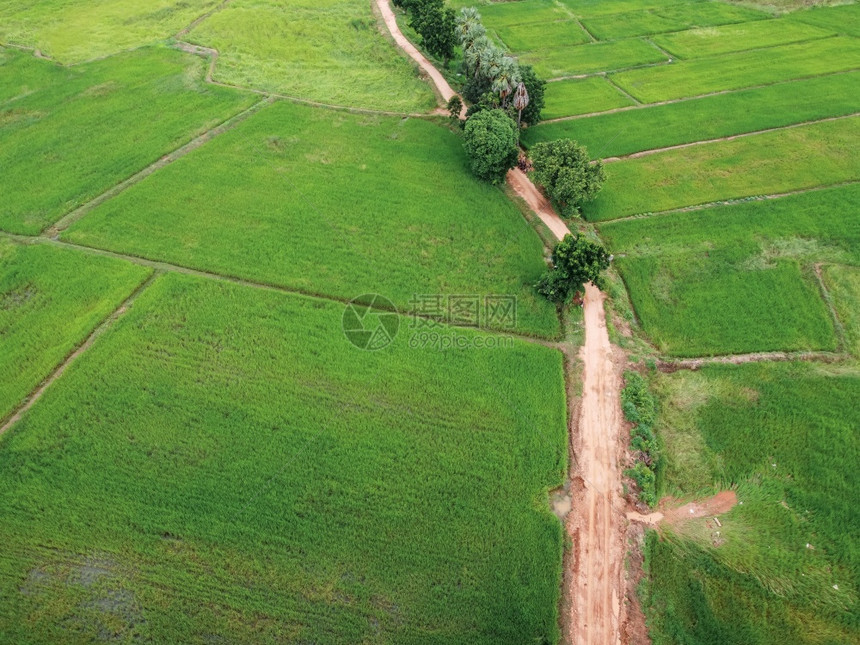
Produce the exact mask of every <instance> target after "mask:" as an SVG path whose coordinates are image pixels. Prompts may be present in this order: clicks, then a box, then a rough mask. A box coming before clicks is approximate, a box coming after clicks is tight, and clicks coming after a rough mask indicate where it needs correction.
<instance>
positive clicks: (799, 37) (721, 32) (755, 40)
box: [652, 19, 835, 58]
mask: <svg viewBox="0 0 860 645" xmlns="http://www.w3.org/2000/svg"><path fill="white" fill-rule="evenodd" d="M834 33H835V32H834V31H833V30H832V29H822V28H820V27H814V26H812V25H806V24H803V23H798V22H791V21H789V20H785V19H776V20H757V21H755V22H744V23H741V24H735V25H723V26H722V27H708V28H705V29H691V30H690V31H682V32H679V33H675V34H664V35H662V36H655V37H654V38H653V39H652V40H653V41H654V42H655V43H656V44H658V45H659V46H660V47H662V48H663V49H665V50H667V51H668V52H670V53H672V54H674V55H675V56H678V57H679V58H702V57H703V56H718V55H720V54H729V53H731V52H738V51H745V50H748V49H759V48H762V47H773V46H774V45H787V44H789V43H796V42H802V41H804V40H815V39H817V38H826V37H828V36H832V35H834Z"/></svg>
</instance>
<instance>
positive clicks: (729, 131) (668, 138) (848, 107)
mask: <svg viewBox="0 0 860 645" xmlns="http://www.w3.org/2000/svg"><path fill="white" fill-rule="evenodd" d="M586 81H594V82H595V84H596V85H598V87H600V88H602V89H603V93H608V90H610V89H613V90H614V88H612V87H611V86H608V84H605V81H603V80H602V79H600V80H599V81H598V80H597V79H591V78H589V79H586ZM586 81H570V83H571V84H572V85H573V84H576V83H580V82H583V83H584V82H586ZM556 84H557V83H551V84H549V85H548V86H547V93H546V94H547V98H546V101H547V108H546V110H545V111H544V115H545V116H549V114H552V115H561V114H562V113H565V112H567V113H575V112H576V110H577V109H578V108H577V107H575V106H579V105H582V106H583V107H582V108H581V109H583V110H586V111H588V112H591V111H597V110H599V109H604V110H605V109H610V107H609V106H610V105H612V104H611V103H608V102H607V103H603V104H601V103H599V101H598V100H595V101H594V102H593V103H592V102H590V100H591V99H590V98H587V97H589V93H588V92H587V91H577V90H576V86H575V85H573V86H572V87H571V88H570V89H571V90H572V91H570V92H559V93H556V92H554V87H555V85H556ZM615 93H616V95H618V96H623V95H621V94H620V93H619V92H617V91H616V92H615ZM858 93H860V72H847V73H844V74H832V75H829V76H821V77H815V78H808V79H802V80H797V81H791V82H788V83H779V84H777V85H769V86H767V87H759V88H755V89H748V90H741V91H739V92H730V93H726V94H717V95H714V96H705V97H701V98H697V99H689V100H684V101H679V102H676V103H668V104H664V105H653V106H646V107H641V108H637V109H635V110H628V111H624V112H617V113H612V114H596V115H594V116H590V117H588V118H580V119H574V120H570V121H558V122H555V123H546V124H540V125H538V126H537V127H534V128H529V129H527V130H525V131H524V132H523V134H522V141H523V143H525V144H526V145H528V146H531V145H534V144H535V143H538V142H540V141H552V140H555V139H560V138H570V139H574V140H576V141H578V142H580V143H581V144H583V145H584V146H586V147H587V148H588V150H589V152H590V153H591V154H592V156H594V157H614V156H619V155H629V154H632V153H635V152H641V151H643V150H654V149H657V148H665V147H668V146H675V145H679V144H684V143H692V142H694V141H702V140H708V139H717V138H720V137H727V136H732V135H736V134H743V133H745V132H756V131H758V130H766V129H769V128H779V127H783V126H786V125H791V124H794V123H802V122H804V121H816V120H820V119H825V118H828V117H834V116H847V115H849V114H854V113H856V112H857V111H858V104H857V101H856V100H855V99H854V97H855V96H857V94H858ZM609 96H612V95H609ZM613 107H621V106H618V105H613ZM591 108H596V109H594V110H592V109H591ZM547 111H550V112H549V114H548V113H547Z"/></svg>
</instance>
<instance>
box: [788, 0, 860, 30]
mask: <svg viewBox="0 0 860 645" xmlns="http://www.w3.org/2000/svg"><path fill="white" fill-rule="evenodd" d="M788 20H797V21H799V22H804V23H807V24H810V25H816V26H818V27H823V28H825V29H832V30H834V31H835V32H836V33H839V34H847V35H849V36H856V37H860V4H857V3H854V4H846V5H841V6H838V7H813V8H811V9H808V10H806V11H797V12H795V13H792V14H789V16H788Z"/></svg>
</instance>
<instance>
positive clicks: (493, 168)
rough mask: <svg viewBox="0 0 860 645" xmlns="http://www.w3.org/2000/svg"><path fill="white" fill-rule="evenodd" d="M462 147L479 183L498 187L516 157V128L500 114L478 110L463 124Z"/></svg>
mask: <svg viewBox="0 0 860 645" xmlns="http://www.w3.org/2000/svg"><path fill="white" fill-rule="evenodd" d="M463 145H464V147H465V148H466V153H467V154H468V155H469V160H470V162H471V166H472V172H474V173H475V175H476V176H478V177H480V178H481V179H484V180H486V181H491V182H493V183H494V184H495V183H498V182H500V181H502V180H503V179H504V177H505V173H506V172H507V171H508V170H510V169H511V168H513V167H514V166H515V165H516V163H517V158H518V157H519V148H518V147H517V124H516V123H514V122H513V120H511V118H510V117H509V116H508V115H507V114H505V113H504V112H503V111H502V110H498V109H496V110H482V111H480V112H478V113H477V114H475V115H473V116H471V117H469V119H468V120H467V121H466V127H465V142H464V144H463Z"/></svg>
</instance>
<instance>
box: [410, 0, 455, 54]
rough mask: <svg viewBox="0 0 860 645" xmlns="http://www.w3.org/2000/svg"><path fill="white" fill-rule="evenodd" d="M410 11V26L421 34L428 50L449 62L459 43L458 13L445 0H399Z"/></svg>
mask: <svg viewBox="0 0 860 645" xmlns="http://www.w3.org/2000/svg"><path fill="white" fill-rule="evenodd" d="M398 2H399V6H401V7H403V8H404V9H406V10H407V11H408V12H409V15H410V18H409V26H410V27H412V28H413V29H414V30H415V31H417V32H418V34H419V35H420V36H421V41H422V43H423V44H424V47H425V48H426V49H427V51H428V52H430V53H431V54H433V55H434V56H437V57H439V58H441V59H442V60H444V61H445V64H446V65H447V64H448V61H449V60H451V57H452V56H453V55H454V47H455V46H456V45H457V41H458V32H457V15H456V14H455V13H454V10H453V9H446V8H445V1H444V0H398Z"/></svg>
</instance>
